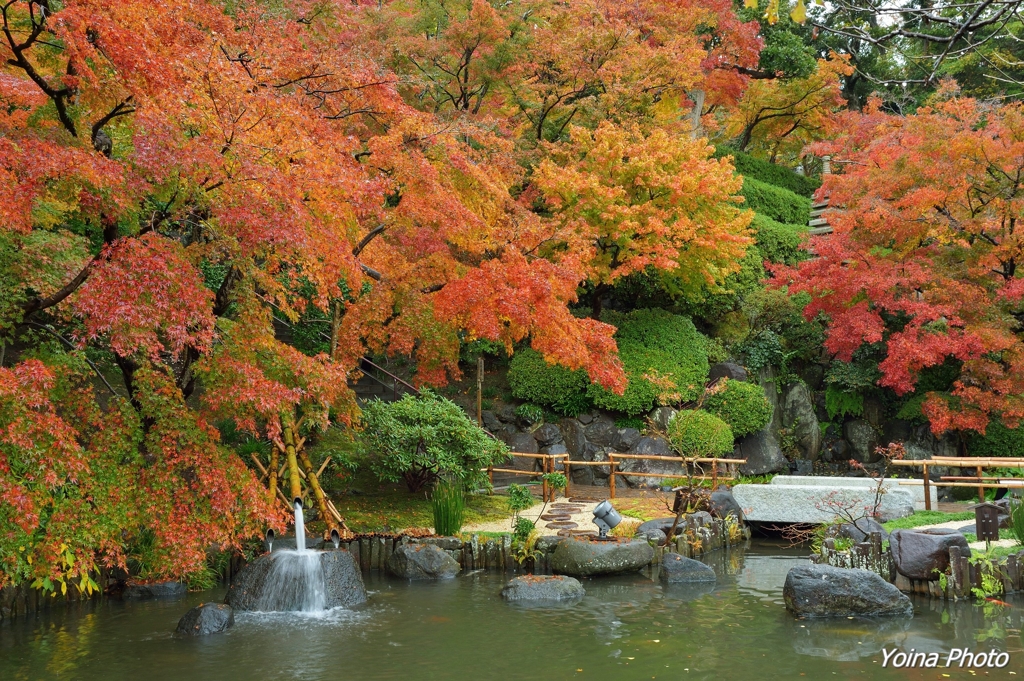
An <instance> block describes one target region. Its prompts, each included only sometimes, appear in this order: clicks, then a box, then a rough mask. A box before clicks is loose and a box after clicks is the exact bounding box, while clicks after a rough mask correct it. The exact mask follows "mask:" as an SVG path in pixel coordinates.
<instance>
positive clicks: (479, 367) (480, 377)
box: [476, 355, 484, 428]
mask: <svg viewBox="0 0 1024 681" xmlns="http://www.w3.org/2000/svg"><path fill="white" fill-rule="evenodd" d="M476 422H477V423H478V424H480V427H481V428H483V427H484V356H483V355H480V356H479V357H477V358H476Z"/></svg>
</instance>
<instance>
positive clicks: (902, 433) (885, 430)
mask: <svg viewBox="0 0 1024 681" xmlns="http://www.w3.org/2000/svg"><path fill="white" fill-rule="evenodd" d="M913 435H914V424H912V423H911V422H910V421H904V420H903V419H892V420H889V421H886V422H885V423H884V424H883V425H882V443H883V444H890V443H892V442H904V443H905V442H907V440H910V439H911V438H912V437H913Z"/></svg>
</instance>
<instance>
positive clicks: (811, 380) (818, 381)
mask: <svg viewBox="0 0 1024 681" xmlns="http://www.w3.org/2000/svg"><path fill="white" fill-rule="evenodd" d="M800 378H801V379H802V380H803V382H804V383H806V384H807V387H808V388H810V389H811V390H820V389H821V385H822V383H824V381H825V367H823V366H821V365H820V364H817V363H814V364H807V365H805V366H804V367H803V368H802V369H801V370H800Z"/></svg>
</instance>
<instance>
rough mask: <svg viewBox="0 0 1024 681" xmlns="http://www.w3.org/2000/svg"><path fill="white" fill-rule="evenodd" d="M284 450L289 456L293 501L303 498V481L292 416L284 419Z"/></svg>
mask: <svg viewBox="0 0 1024 681" xmlns="http://www.w3.org/2000/svg"><path fill="white" fill-rule="evenodd" d="M283 425H284V429H283V430H284V432H283V435H284V451H285V454H287V456H288V473H289V480H290V483H291V493H292V498H291V500H292V502H293V503H294V501H295V500H296V499H301V498H302V482H301V481H300V479H299V461H298V458H297V457H296V455H295V431H294V430H293V429H292V428H293V426H292V420H291V418H289V419H287V420H285V421H284V424H283Z"/></svg>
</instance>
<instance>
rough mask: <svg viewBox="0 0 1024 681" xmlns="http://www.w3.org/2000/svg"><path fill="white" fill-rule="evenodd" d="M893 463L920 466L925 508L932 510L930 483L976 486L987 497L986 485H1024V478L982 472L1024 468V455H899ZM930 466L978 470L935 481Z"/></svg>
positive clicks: (987, 486) (943, 477)
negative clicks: (988, 476)
mask: <svg viewBox="0 0 1024 681" xmlns="http://www.w3.org/2000/svg"><path fill="white" fill-rule="evenodd" d="M890 463H891V464H892V465H894V466H914V467H916V466H921V468H922V473H923V474H922V477H923V478H924V508H925V510H926V511H930V510H932V499H931V487H932V486H933V485H934V486H935V487H974V488H976V489H977V490H978V500H979V501H982V502H983V501H985V489H986V488H990V487H1024V478H986V477H985V476H984V475H983V471H982V469H984V468H1024V459H1022V458H1019V457H1015V458H1006V459H999V458H993V457H981V456H978V457H972V456H964V457H956V456H935V457H932V458H931V459H900V460H897V461H890ZM929 466H942V467H944V468H974V469H975V470H976V472H977V475H976V476H973V477H968V476H953V475H944V476H942V480H946V481H950V480H953V481H952V482H932V481H931V480H929V479H928V467H929ZM962 480H971V481H974V482H961V481H962ZM988 480H995V481H997V482H991V483H990V482H986V481H988Z"/></svg>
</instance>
